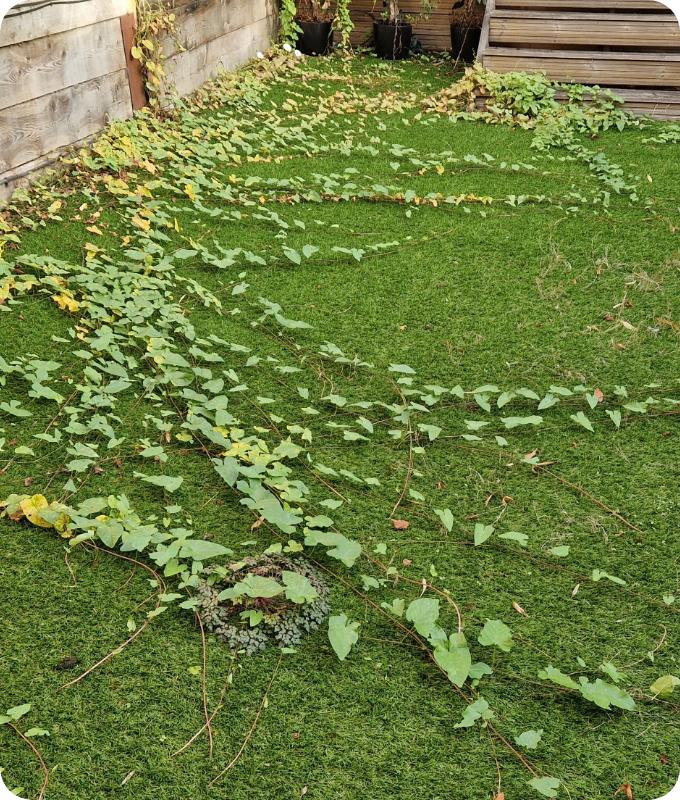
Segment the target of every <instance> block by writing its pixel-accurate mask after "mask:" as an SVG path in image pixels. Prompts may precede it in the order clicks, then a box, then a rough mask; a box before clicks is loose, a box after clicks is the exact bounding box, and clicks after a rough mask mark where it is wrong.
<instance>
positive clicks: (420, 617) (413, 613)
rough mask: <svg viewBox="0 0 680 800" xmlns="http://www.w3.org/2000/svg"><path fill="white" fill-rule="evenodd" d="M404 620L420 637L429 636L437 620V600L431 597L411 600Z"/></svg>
mask: <svg viewBox="0 0 680 800" xmlns="http://www.w3.org/2000/svg"><path fill="white" fill-rule="evenodd" d="M406 619H407V620H408V621H409V622H411V623H412V624H413V627H414V628H415V629H416V630H417V631H418V633H419V634H420V635H421V636H429V635H430V633H431V632H432V629H433V628H434V625H435V623H436V621H437V620H438V619H439V600H437V599H436V598H433V597H419V598H418V599H417V600H412V601H411V602H410V603H409V605H408V608H407V609H406Z"/></svg>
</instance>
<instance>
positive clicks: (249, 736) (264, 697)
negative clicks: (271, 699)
mask: <svg viewBox="0 0 680 800" xmlns="http://www.w3.org/2000/svg"><path fill="white" fill-rule="evenodd" d="M282 660H283V653H281V654H280V655H279V660H278V661H277V662H276V666H275V667H274V671H273V672H272V676H271V678H270V679H269V683H268V684H267V688H266V689H265V692H264V694H263V695H262V702H261V703H260V707H259V708H258V710H257V714H255V719H254V720H253V724H252V725H251V726H250V730H249V731H248V733H247V734H246V738H245V739H244V740H243V742H242V744H241V746H240V747H239V749H238V753H236V755H235V756H234V757H233V758H232V759H231V761H230V762H229V763H228V764H227V766H226V767H225V768H224V769H223V770H222V772H220V773H219V775H216V776H215V777H214V778H213V779H212V780H211V781H210V783H209V784H208V788H209V789H210V788H212V786H214V784H216V783H217V781H218V780H219V779H220V778H221V777H222V776H223V775H224V774H225V773H226V772H229V770H230V769H231V768H232V767H233V766H235V765H236V763H237V762H238V760H239V759H240V758H241V756H242V755H243V752H244V750H245V749H246V747H247V746H248V742H249V741H250V740H251V739H252V737H253V734H254V733H255V729H256V728H257V723H258V722H259V721H260V717H261V716H262V712H263V711H264V710H265V708H266V707H267V699H268V696H269V690H270V689H271V688H272V684H273V683H274V678H276V674H277V673H278V671H279V667H280V666H281V661H282Z"/></svg>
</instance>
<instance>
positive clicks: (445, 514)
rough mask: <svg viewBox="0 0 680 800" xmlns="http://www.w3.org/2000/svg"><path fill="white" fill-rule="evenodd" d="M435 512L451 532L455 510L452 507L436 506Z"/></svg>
mask: <svg viewBox="0 0 680 800" xmlns="http://www.w3.org/2000/svg"><path fill="white" fill-rule="evenodd" d="M434 513H435V514H436V515H437V516H438V517H439V519H440V520H441V523H442V525H443V526H444V527H445V528H446V530H447V531H448V532H449V533H451V531H452V530H453V512H452V511H451V509H450V508H435V509H434Z"/></svg>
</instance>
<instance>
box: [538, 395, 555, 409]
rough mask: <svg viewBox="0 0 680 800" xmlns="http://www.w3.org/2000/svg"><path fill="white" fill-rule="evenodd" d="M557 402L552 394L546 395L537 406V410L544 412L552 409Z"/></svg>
mask: <svg viewBox="0 0 680 800" xmlns="http://www.w3.org/2000/svg"><path fill="white" fill-rule="evenodd" d="M559 402H560V401H559V398H557V397H555V395H554V394H547V395H546V396H545V397H544V398H543V399H542V400H541V402H540V403H539V404H538V410H539V411H545V409H546V408H552V407H553V406H555V405H557V403H559Z"/></svg>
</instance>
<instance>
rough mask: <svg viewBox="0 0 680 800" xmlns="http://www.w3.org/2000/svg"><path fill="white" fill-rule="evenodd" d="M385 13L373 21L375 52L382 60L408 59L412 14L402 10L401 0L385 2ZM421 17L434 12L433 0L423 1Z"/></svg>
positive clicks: (386, 0) (387, 0) (411, 33)
mask: <svg viewBox="0 0 680 800" xmlns="http://www.w3.org/2000/svg"><path fill="white" fill-rule="evenodd" d="M384 2H386V8H385V11H384V12H383V14H382V18H381V19H379V20H374V21H373V38H374V39H375V51H376V53H377V54H378V55H379V56H380V57H381V58H389V59H401V58H406V57H407V56H408V54H409V50H410V47H411V37H412V36H413V25H412V24H411V21H412V20H413V19H415V17H414V15H412V14H404V13H403V12H402V10H401V8H400V0H384ZM420 6H421V13H420V14H419V15H418V16H419V17H426V16H428V15H429V14H430V13H431V11H432V2H431V0H421V3H420Z"/></svg>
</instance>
